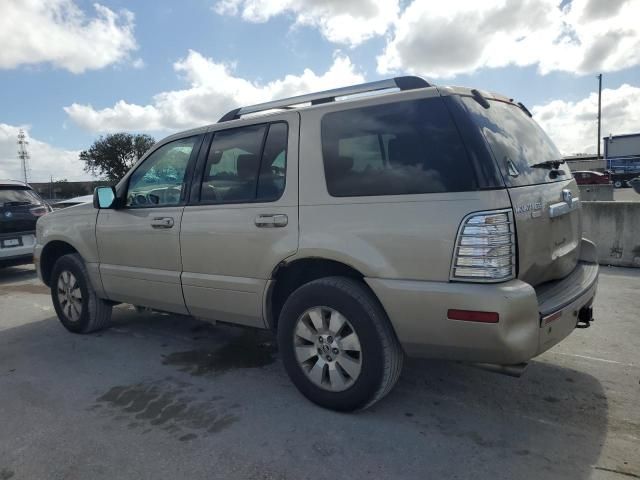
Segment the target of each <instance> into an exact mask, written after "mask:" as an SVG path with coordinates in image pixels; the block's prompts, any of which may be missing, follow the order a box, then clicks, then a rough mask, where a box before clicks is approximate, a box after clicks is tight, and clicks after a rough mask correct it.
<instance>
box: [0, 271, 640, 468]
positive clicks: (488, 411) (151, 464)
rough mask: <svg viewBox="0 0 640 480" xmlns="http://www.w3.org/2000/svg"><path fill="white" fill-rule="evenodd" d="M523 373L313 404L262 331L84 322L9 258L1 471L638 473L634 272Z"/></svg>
mask: <svg viewBox="0 0 640 480" xmlns="http://www.w3.org/2000/svg"><path fill="white" fill-rule="evenodd" d="M601 272H602V275H601V280H600V288H599V293H598V297H597V301H596V304H595V315H596V322H595V323H594V325H593V326H592V327H591V328H589V329H585V330H576V331H575V332H574V333H573V334H572V335H571V336H570V337H569V338H568V339H567V340H565V341H564V342H562V343H561V344H559V345H558V346H556V347H555V348H553V349H552V350H550V351H549V352H547V353H545V354H544V355H542V356H541V357H539V358H537V359H535V360H534V361H532V362H531V364H530V366H529V368H528V370H527V372H526V373H525V375H524V376H523V377H522V378H520V379H514V378H510V377H505V376H501V375H498V374H493V373H489V372H485V371H483V370H479V369H476V368H474V367H471V366H466V365H462V364H457V363H452V362H442V361H426V360H408V361H407V362H406V366H405V369H404V371H403V375H402V377H401V379H400V382H399V384H398V385H397V387H396V389H395V390H394V391H393V392H392V393H391V394H390V395H389V396H388V397H386V398H385V399H384V400H383V401H382V402H380V403H378V404H377V405H375V406H374V407H373V408H371V409H369V410H367V411H365V412H362V413H358V414H351V415H347V414H338V413H334V412H331V411H327V410H323V409H321V408H318V407H316V406H314V405H313V404H311V403H309V402H308V401H306V400H305V399H304V398H303V397H302V396H301V395H299V394H298V393H297V391H296V390H295V388H294V387H293V386H292V384H291V383H290V382H289V380H288V378H287V377H286V375H285V373H284V370H283V368H282V366H281V364H280V362H279V361H278V353H277V350H276V348H275V345H274V339H273V338H272V337H271V335H269V334H268V333H265V332H258V331H253V330H243V329H240V328H234V327H230V326H222V325H217V326H212V325H209V324H206V323H202V322H199V321H197V320H193V319H190V318H186V317H180V316H175V315H166V314H158V313H143V314H137V313H136V312H135V311H134V310H133V309H132V308H130V307H128V306H120V307H118V308H116V310H115V312H114V318H115V325H114V327H113V328H111V329H109V330H107V331H104V332H102V333H97V334H92V335H87V336H78V335H72V334H70V333H67V332H66V331H65V330H64V329H63V328H62V326H61V325H59V323H58V321H57V319H56V318H55V314H54V312H53V308H52V306H51V302H50V299H49V296H48V291H47V290H46V288H45V287H44V286H43V285H41V284H39V283H38V281H37V279H36V278H35V273H34V270H33V269H32V268H31V267H15V268H9V269H5V270H0V480H8V479H32V478H33V479H103V478H104V479H114V478H117V479H129V478H131V479H146V478H149V479H154V480H155V479H165V478H167V479H169V478H171V479H175V478H184V479H201V478H202V479H205V478H207V479H231V478H242V479H296V480H297V479H306V478H309V479H313V480H321V479H331V480H337V479H341V478H348V479H359V478H394V479H395V478H416V479H418V478H421V479H424V478H446V479H453V478H461V479H462V478H465V479H466V478H476V479H501V478H504V479H518V478H522V479H525V478H527V479H528V478H535V479H536V480H538V479H546V478H572V479H573V478H598V479H601V478H605V479H625V478H626V479H628V478H640V402H639V399H640V384H639V376H640V354H639V350H638V345H639V344H640V321H639V320H638V314H637V312H638V309H639V308H640V295H638V291H640V270H633V269H623V268H603V269H602V270H601Z"/></svg>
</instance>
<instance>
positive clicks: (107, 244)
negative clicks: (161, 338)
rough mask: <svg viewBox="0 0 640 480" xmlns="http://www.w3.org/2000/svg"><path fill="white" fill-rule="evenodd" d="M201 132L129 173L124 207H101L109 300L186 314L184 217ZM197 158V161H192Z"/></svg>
mask: <svg viewBox="0 0 640 480" xmlns="http://www.w3.org/2000/svg"><path fill="white" fill-rule="evenodd" d="M200 141H201V136H197V135H196V136H191V137H186V138H182V139H178V140H174V141H171V142H169V143H165V144H164V145H162V146H160V147H159V148H157V149H156V150H155V151H154V152H153V153H151V155H149V156H148V157H147V158H146V159H145V160H144V161H143V162H142V163H140V164H139V165H138V166H137V167H136V170H135V171H134V172H133V173H132V174H131V176H130V177H129V182H128V187H127V192H126V200H125V201H124V202H123V203H124V205H123V206H122V208H119V209H116V210H110V209H105V210H100V213H99V215H98V221H97V225H96V237H97V242H98V252H99V255H100V275H101V278H102V284H103V286H104V289H105V292H106V294H107V296H108V297H109V299H111V300H116V301H120V302H126V303H132V304H134V305H140V306H145V307H151V308H156V309H159V310H166V311H170V312H176V313H183V314H186V313H187V311H186V308H185V305H184V299H183V297H182V290H181V286H180V272H181V269H182V267H181V261H180V221H181V219H182V213H183V210H184V204H185V199H186V193H187V192H186V190H187V185H188V180H189V177H190V175H189V173H188V172H189V168H188V167H189V165H190V162H192V161H195V157H196V156H197V152H195V150H197V147H198V145H199V142H200ZM192 158H193V160H192Z"/></svg>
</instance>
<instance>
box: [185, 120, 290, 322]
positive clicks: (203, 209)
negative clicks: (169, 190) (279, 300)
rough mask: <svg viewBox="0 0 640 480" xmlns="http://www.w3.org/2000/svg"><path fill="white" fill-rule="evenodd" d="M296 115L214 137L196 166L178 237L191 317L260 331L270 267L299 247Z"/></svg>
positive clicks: (218, 134)
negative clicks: (240, 325)
mask: <svg viewBox="0 0 640 480" xmlns="http://www.w3.org/2000/svg"><path fill="white" fill-rule="evenodd" d="M298 126H299V114H298V113H297V112H290V113H285V114H281V115H278V116H276V117H269V121H267V122H262V123H257V124H253V125H245V126H241V127H234V128H227V129H221V130H217V131H215V132H214V134H213V140H212V141H211V143H210V146H209V148H208V149H207V148H205V147H203V150H202V154H201V158H200V159H199V160H198V169H197V172H196V176H197V178H198V182H199V183H197V184H194V189H192V201H191V202H190V204H189V205H188V206H187V207H186V208H185V211H184V215H183V218H182V228H181V232H180V244H181V250H182V265H183V273H182V288H183V292H184V298H185V302H186V305H187V308H188V310H189V313H191V314H192V315H194V316H197V317H202V318H207V319H213V320H224V321H228V322H233V323H239V324H244V325H250V326H255V327H263V326H264V322H263V312H262V306H263V296H264V292H265V287H266V285H267V281H268V280H269V278H271V273H272V272H273V270H274V268H275V267H276V266H277V265H278V264H279V263H280V262H281V261H282V260H283V259H285V258H287V257H288V256H291V255H293V254H294V253H295V252H296V251H297V248H298V131H299V128H298Z"/></svg>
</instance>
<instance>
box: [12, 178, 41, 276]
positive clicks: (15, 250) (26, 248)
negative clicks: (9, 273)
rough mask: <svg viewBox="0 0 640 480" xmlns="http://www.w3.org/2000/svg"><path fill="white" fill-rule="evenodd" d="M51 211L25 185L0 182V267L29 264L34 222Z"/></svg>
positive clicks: (31, 259) (34, 227) (34, 241)
mask: <svg viewBox="0 0 640 480" xmlns="http://www.w3.org/2000/svg"><path fill="white" fill-rule="evenodd" d="M51 211H52V209H51V207H50V206H49V205H48V204H47V203H46V202H45V201H44V200H43V199H42V198H41V197H40V196H39V195H38V194H37V193H36V192H35V191H34V190H32V188H31V187H30V186H29V185H27V184H26V183H23V182H18V181H15V180H0V267H2V266H10V265H20V264H24V263H31V262H32V261H33V249H34V247H35V244H36V238H35V233H36V222H37V221H38V218H40V217H42V216H43V215H46V214H47V213H49V212H51Z"/></svg>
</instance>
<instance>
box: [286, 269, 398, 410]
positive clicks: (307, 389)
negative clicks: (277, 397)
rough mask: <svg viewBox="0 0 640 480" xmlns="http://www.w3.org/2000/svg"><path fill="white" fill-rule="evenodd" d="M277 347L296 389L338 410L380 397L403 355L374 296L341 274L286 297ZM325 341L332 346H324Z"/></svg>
mask: <svg viewBox="0 0 640 480" xmlns="http://www.w3.org/2000/svg"><path fill="white" fill-rule="evenodd" d="M343 320H345V321H344V322H343ZM314 322H315V323H314ZM340 324H342V327H340V328H337V327H336V326H337V325H340ZM316 325H321V327H320V328H316ZM325 327H326V328H325ZM327 332H329V333H327ZM353 333H355V334H356V336H355V337H353V336H352V334H353ZM332 336H333V338H332ZM321 338H324V340H321ZM330 342H331V344H330V345H329V343H330ZM278 346H279V349H280V352H281V356H282V361H283V363H284V367H285V369H286V371H287V373H288V374H289V377H290V378H291V381H292V382H293V383H294V385H295V386H296V387H297V388H298V390H299V391H300V392H301V393H302V394H303V395H304V396H305V397H307V398H308V399H309V400H311V401H312V402H314V403H316V404H318V405H320V406H322V407H325V408H329V409H332V410H338V411H353V410H359V409H365V408H367V407H369V406H371V405H373V404H374V403H375V402H377V401H378V400H380V399H381V398H383V397H384V396H385V395H386V394H387V393H389V392H390V391H391V389H392V388H393V386H394V385H395V384H396V382H397V381H398V378H399V376H400V372H401V370H402V362H403V360H404V352H403V351H402V347H401V346H400V343H399V342H398V339H397V338H396V335H395V332H394V331H393V329H392V327H391V323H390V322H389V319H388V318H387V315H386V313H385V312H384V310H383V308H382V306H381V305H380V303H379V302H378V300H377V298H376V297H375V296H374V295H373V293H371V291H370V290H369V289H368V288H367V286H366V285H364V284H363V283H361V282H359V281H356V280H353V279H350V278H346V277H326V278H321V279H319V280H315V281H313V282H310V283H307V284H305V285H303V286H301V287H300V288H298V289H297V290H296V291H294V292H293V293H292V294H291V295H290V296H289V298H288V299H287V301H286V302H285V304H284V306H283V308H282V312H281V314H280V318H279V322H278ZM327 346H329V347H333V349H331V348H330V349H329V350H326V351H325V350H323V349H325V348H326V347H327ZM358 349H359V351H358ZM300 352H302V353H300ZM334 353H335V355H334ZM325 354H327V355H326V356H325ZM307 356H309V358H308V359H307V360H306V361H303V360H304V359H305V358H306V357H307ZM314 356H315V359H314ZM356 364H357V365H358V366H359V369H358V368H356Z"/></svg>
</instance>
